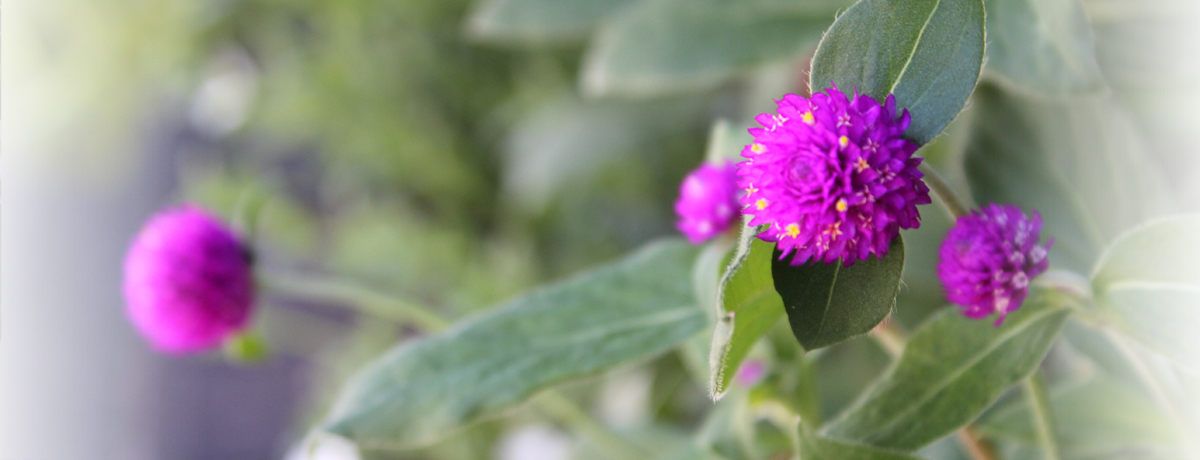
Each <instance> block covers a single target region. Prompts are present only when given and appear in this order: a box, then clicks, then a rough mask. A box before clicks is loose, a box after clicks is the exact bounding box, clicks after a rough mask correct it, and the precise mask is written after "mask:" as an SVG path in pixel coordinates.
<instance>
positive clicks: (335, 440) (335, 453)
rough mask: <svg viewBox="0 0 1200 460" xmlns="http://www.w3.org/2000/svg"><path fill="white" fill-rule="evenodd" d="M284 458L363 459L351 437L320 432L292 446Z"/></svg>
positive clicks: (296, 459) (297, 459) (305, 459)
mask: <svg viewBox="0 0 1200 460" xmlns="http://www.w3.org/2000/svg"><path fill="white" fill-rule="evenodd" d="M284 460H362V457H361V456H359V455H358V447H357V446H355V445H354V443H353V442H350V440H349V439H346V438H343V437H341V436H334V435H331V434H321V433H318V434H313V435H312V436H311V437H309V438H307V439H305V440H304V442H301V443H300V444H299V445H297V446H295V447H292V449H291V450H290V451H288V454H287V457H285V458H284Z"/></svg>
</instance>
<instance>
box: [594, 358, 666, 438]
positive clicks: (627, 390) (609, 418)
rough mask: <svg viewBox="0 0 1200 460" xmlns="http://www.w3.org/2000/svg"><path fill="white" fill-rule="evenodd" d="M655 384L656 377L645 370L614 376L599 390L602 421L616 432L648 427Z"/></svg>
mask: <svg viewBox="0 0 1200 460" xmlns="http://www.w3.org/2000/svg"><path fill="white" fill-rule="evenodd" d="M653 383H654V376H653V375H652V374H651V373H650V371H649V370H647V369H644V368H638V369H635V370H633V371H630V372H623V373H617V374H613V375H611V376H610V377H609V378H608V379H607V381H606V382H604V387H603V388H601V389H600V395H599V401H598V402H599V405H600V407H599V409H600V419H601V420H603V421H604V423H605V424H607V425H608V426H609V427H612V428H613V429H616V430H625V429H630V428H636V427H639V426H643V425H645V424H647V423H649V421H650V390H651V385H652V384H653Z"/></svg>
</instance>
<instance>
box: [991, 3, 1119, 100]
mask: <svg viewBox="0 0 1200 460" xmlns="http://www.w3.org/2000/svg"><path fill="white" fill-rule="evenodd" d="M985 3H986V5H987V33H988V35H987V37H988V47H987V55H988V61H987V68H988V70H992V71H995V72H996V73H997V74H998V75H1000V76H1001V77H1002V78H1003V79H1005V80H1007V81H1009V82H1011V83H1013V84H1015V85H1016V86H1019V87H1021V88H1026V89H1031V90H1034V91H1038V92H1041V93H1044V94H1049V95H1061V94H1064V93H1089V92H1097V91H1102V90H1103V89H1104V88H1105V83H1104V77H1103V76H1102V75H1101V74H1100V67H1099V65H1098V64H1097V63H1096V51H1095V46H1094V44H1093V43H1092V28H1091V25H1090V24H1088V19H1087V15H1086V14H1085V13H1084V10H1083V5H1081V4H1080V2H1079V0H991V1H988V2H985Z"/></svg>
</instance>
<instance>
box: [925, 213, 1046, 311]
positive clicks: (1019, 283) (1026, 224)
mask: <svg viewBox="0 0 1200 460" xmlns="http://www.w3.org/2000/svg"><path fill="white" fill-rule="evenodd" d="M1041 230H1042V216H1040V215H1038V213H1037V211H1034V213H1033V217H1029V216H1026V215H1025V213H1023V212H1021V208H1018V207H1016V206H1012V205H1003V206H1002V205H997V204H990V205H988V206H986V207H984V208H983V209H982V210H976V211H973V212H972V213H971V214H969V215H965V216H961V217H959V218H958V221H957V222H955V223H954V227H951V228H950V232H949V234H948V235H947V236H946V240H945V241H943V242H942V248H941V250H940V255H941V262H939V263H938V278H940V279H941V280H942V284H943V285H944V287H945V289H946V298H947V299H949V300H950V301H951V302H954V303H956V304H958V305H961V306H962V307H963V314H964V315H966V316H967V317H969V318H973V319H980V318H984V317H987V316H989V315H991V314H992V313H999V314H1000V317H999V318H998V319H997V320H996V324H997V325H999V324H1000V323H1001V322H1002V321H1004V317H1005V316H1006V315H1008V313H1009V312H1012V311H1015V310H1016V309H1018V308H1020V307H1021V303H1022V302H1024V301H1025V297H1026V296H1027V295H1028V294H1029V280H1031V279H1033V277H1035V276H1038V275H1040V274H1042V272H1044V271H1046V267H1047V266H1048V265H1049V264H1050V261H1049V260H1048V259H1047V257H1046V254H1047V251H1048V250H1049V249H1050V245H1052V244H1054V239H1053V238H1051V239H1050V241H1048V242H1046V244H1045V245H1039V244H1038V239H1039V238H1040V232H1041Z"/></svg>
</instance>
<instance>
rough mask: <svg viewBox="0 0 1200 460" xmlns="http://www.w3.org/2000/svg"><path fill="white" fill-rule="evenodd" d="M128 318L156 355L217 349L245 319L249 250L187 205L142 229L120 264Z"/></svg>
mask: <svg viewBox="0 0 1200 460" xmlns="http://www.w3.org/2000/svg"><path fill="white" fill-rule="evenodd" d="M125 300H126V306H127V308H126V312H127V313H128V314H129V319H130V320H131V321H132V322H133V325H134V327H135V328H137V330H138V332H140V333H141V334H142V335H143V336H145V337H146V339H147V340H148V341H149V342H150V344H151V345H152V346H153V347H154V348H156V349H158V350H159V351H162V352H165V353H170V354H185V353H194V352H199V351H204V350H207V349H210V348H213V347H215V346H218V345H220V344H221V343H222V342H223V341H224V340H225V339H226V338H228V337H229V336H230V335H232V334H234V333H236V332H238V331H240V330H241V329H242V328H243V327H245V326H246V324H247V322H248V321H249V319H250V313H251V308H252V306H253V304H254V280H253V276H252V272H251V268H250V258H249V251H248V250H247V248H246V247H245V246H244V245H243V244H242V242H241V241H240V240H239V239H238V237H237V236H235V235H234V234H233V232H231V231H230V230H229V229H228V228H226V227H225V226H224V225H223V224H222V223H221V222H220V221H219V220H218V219H217V218H216V217H213V216H212V215H210V214H209V213H207V212H205V211H204V210H202V209H200V208H198V207H196V206H192V205H184V206H181V207H177V208H173V209H168V210H166V211H163V212H161V213H159V214H158V215H156V216H154V217H153V218H151V219H150V221H149V222H147V223H146V226H145V227H143V228H142V230H141V232H140V233H138V235H137V237H136V238H135V239H134V241H133V245H132V246H131V247H130V248H129V253H128V254H127V255H126V257H125Z"/></svg>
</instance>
